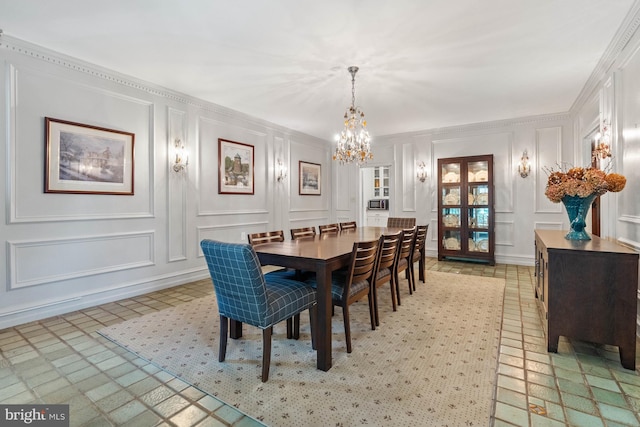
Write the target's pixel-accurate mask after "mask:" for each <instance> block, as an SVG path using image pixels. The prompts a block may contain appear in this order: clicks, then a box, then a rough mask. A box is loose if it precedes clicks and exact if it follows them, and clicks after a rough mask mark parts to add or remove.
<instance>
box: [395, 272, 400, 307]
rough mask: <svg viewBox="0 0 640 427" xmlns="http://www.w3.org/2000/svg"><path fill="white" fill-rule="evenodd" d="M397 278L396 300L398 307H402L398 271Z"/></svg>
mask: <svg viewBox="0 0 640 427" xmlns="http://www.w3.org/2000/svg"><path fill="white" fill-rule="evenodd" d="M395 277H396V298H397V300H398V305H401V304H400V276H399V275H398V272H397V271H396V273H395Z"/></svg>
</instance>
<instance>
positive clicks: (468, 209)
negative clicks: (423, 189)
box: [438, 155, 495, 265]
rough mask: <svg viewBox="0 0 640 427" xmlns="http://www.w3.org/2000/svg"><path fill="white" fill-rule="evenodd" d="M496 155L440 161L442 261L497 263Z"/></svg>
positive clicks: (439, 245) (439, 222) (439, 223)
mask: <svg viewBox="0 0 640 427" xmlns="http://www.w3.org/2000/svg"><path fill="white" fill-rule="evenodd" d="M493 199H494V194H493V155H484V156H472V157H455V158H448V159H438V240H439V243H438V259H439V260H443V259H445V258H458V259H472V260H479V261H486V262H488V263H489V264H491V265H494V264H495V256H494V249H495V236H494V222H495V219H494V216H495V212H494V207H493Z"/></svg>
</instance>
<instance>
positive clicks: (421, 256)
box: [410, 224, 429, 291]
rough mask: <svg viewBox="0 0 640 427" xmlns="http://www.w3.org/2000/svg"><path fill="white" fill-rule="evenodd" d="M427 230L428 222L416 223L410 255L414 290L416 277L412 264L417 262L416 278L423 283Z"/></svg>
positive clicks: (414, 288)
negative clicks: (423, 223) (425, 223)
mask: <svg viewBox="0 0 640 427" xmlns="http://www.w3.org/2000/svg"><path fill="white" fill-rule="evenodd" d="M427 231H429V224H427V225H418V226H417V227H416V238H415V243H414V245H413V254H412V256H411V269H410V272H411V274H412V275H413V290H414V291H415V290H416V277H415V274H414V271H413V266H414V264H415V263H416V262H417V263H418V279H419V280H420V281H421V282H422V283H425V279H424V272H425V251H426V250H425V247H426V243H427Z"/></svg>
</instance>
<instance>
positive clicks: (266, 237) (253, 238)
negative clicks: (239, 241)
mask: <svg viewBox="0 0 640 427" xmlns="http://www.w3.org/2000/svg"><path fill="white" fill-rule="evenodd" d="M247 237H248V239H249V244H250V245H251V246H255V245H259V244H261V243H271V242H284V232H283V231H282V230H277V231H266V232H263V233H251V234H249V235H248V236H247Z"/></svg>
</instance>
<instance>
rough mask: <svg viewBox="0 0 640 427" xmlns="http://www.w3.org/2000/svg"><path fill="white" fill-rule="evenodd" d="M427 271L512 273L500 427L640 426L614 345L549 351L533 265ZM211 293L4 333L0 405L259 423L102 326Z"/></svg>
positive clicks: (165, 293)
mask: <svg viewBox="0 0 640 427" xmlns="http://www.w3.org/2000/svg"><path fill="white" fill-rule="evenodd" d="M427 269H429V270H440V271H448V272H455V273H460V274H470V275H479V276H492V277H503V278H505V279H506V282H507V287H506V290H505V305H504V316H503V330H502V337H501V344H500V354H499V366H498V379H497V388H496V391H495V396H494V397H495V399H494V401H495V408H494V411H495V417H492V420H491V424H492V425H495V426H513V425H516V426H536V427H537V426H563V425H571V426H581V427H582V426H608V427H614V426H640V416H639V415H638V413H640V376H639V374H638V372H637V371H635V372H634V371H629V370H625V369H623V368H622V367H621V365H620V363H619V359H618V353H617V349H616V348H611V347H608V346H595V345H592V344H588V343H582V342H569V341H568V340H566V339H564V338H561V342H560V347H559V353H557V354H549V353H547V352H546V346H545V344H544V334H543V332H542V326H541V322H540V318H539V315H538V311H537V308H536V302H535V298H534V293H533V280H534V277H533V268H532V267H523V266H514V265H497V266H494V267H491V266H486V265H482V264H476V263H464V262H453V261H445V262H438V261H437V260H435V259H433V258H430V259H428V260H427ZM427 274H428V273H427ZM211 292H213V288H212V287H211V284H210V282H209V281H208V280H202V281H199V282H195V283H190V284H187V285H182V286H178V287H175V288H171V289H166V290H162V291H158V292H153V293H150V294H147V295H143V296H140V297H136V298H130V299H126V300H122V301H117V302H113V303H109V304H103V305H100V306H97V307H92V308H89V309H86V310H81V311H78V312H74V313H69V314H66V315H63V316H58V317H54V318H50V319H45V320H42V321H39V322H31V323H27V324H24V325H20V326H17V327H14V328H9V329H4V330H0V403H5V404H6V403H52V404H53V403H68V404H70V409H71V416H70V418H71V425H74V426H111V425H118V426H136V427H139V426H156V425H158V426H180V427H182V426H202V427H204V426H244V427H248V426H260V425H261V424H260V423H258V422H257V421H255V420H253V419H252V418H249V417H247V416H244V415H243V414H241V413H240V412H238V411H237V410H235V409H234V408H232V407H229V406H226V405H225V404H223V403H222V402H220V401H218V400H217V399H215V398H214V397H212V396H210V395H207V394H205V393H203V392H201V391H200V390H198V389H196V388H194V387H191V386H189V385H188V384H186V383H184V382H183V381H181V380H180V379H178V378H175V377H173V376H171V375H168V374H166V373H165V372H163V371H161V370H159V369H158V368H156V367H155V366H153V365H151V364H149V363H147V362H145V361H144V360H142V359H139V358H137V357H135V356H134V355H132V354H130V353H129V352H127V351H126V350H123V349H122V348H120V347H118V346H117V345H115V344H113V343H111V342H110V341H108V340H106V339H104V338H102V337H101V336H99V335H98V334H97V333H96V330H98V329H100V328H101V327H103V326H104V325H110V324H113V323H118V322H121V321H123V320H126V319H130V318H132V317H136V316H141V315H143V314H145V313H149V312H152V311H157V310H162V309H164V308H167V307H171V306H175V305H178V304H182V303H184V302H187V301H190V300H192V299H194V298H198V297H201V296H203V295H205V294H209V293H211ZM638 355H639V357H640V351H638ZM638 360H639V361H638V366H640V358H639V359H638Z"/></svg>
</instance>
